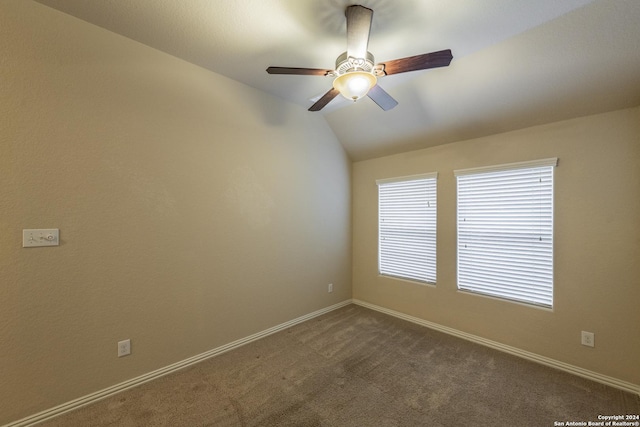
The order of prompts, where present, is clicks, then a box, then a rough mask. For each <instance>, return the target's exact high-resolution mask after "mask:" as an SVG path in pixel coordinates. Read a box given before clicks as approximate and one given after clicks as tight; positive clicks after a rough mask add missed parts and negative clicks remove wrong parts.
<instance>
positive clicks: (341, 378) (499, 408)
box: [40, 305, 640, 427]
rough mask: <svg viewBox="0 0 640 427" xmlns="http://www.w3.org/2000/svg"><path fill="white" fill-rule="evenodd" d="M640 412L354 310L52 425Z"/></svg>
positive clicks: (546, 421)
mask: <svg viewBox="0 0 640 427" xmlns="http://www.w3.org/2000/svg"><path fill="white" fill-rule="evenodd" d="M639 413H640V397H639V396H637V395H634V394H631V393H625V392H623V391H620V390H617V389H614V388H610V387H607V386H605V385H602V384H599V383H595V382H592V381H589V380H586V379H583V378H580V377H576V376H573V375H570V374H567V373H564V372H560V371H557V370H554V369H551V368H548V367H545V366H542V365H538V364H535V363H532V362H528V361H526V360H523V359H520V358H517V357H514V356H511V355H508V354H505V353H502V352H498V351H496V350H492V349H489V348H486V347H483V346H480V345H477V344H473V343H471V342H467V341H464V340H462V339H458V338H455V337H451V336H449V335H446V334H443V333H440V332H436V331H433V330H430V329H428V328H425V327H422V326H419V325H415V324H413V323H410V322H406V321H404V320H400V319H396V318H394V317H391V316H387V315H385V314H382V313H378V312H376V311H372V310H369V309H366V308H363V307H360V306H356V305H349V306H346V307H343V308H341V309H338V310H336V311H333V312H331V313H328V314H325V315H323V316H321V317H318V318H315V319H312V320H309V321H307V322H305V323H302V324H299V325H296V326H294V327H292V328H290V329H287V330H285V331H282V332H279V333H277V334H274V335H271V336H269V337H266V338H263V339H261V340H259V341H256V342H253V343H251V344H248V345H245V346H243V347H241V348H239V349H236V350H233V351H231V352H228V353H225V354H222V355H220V356H218V357H215V358H212V359H209V360H207V361H204V362H201V363H199V364H198V365H195V366H192V367H190V368H187V369H184V370H182V371H180V372H178V373H175V374H172V375H169V376H166V377H163V378H161V379H158V380H156V381H153V382H150V383H147V384H144V385H142V386H139V387H137V388H134V389H131V390H128V391H126V392H123V393H120V394H118V395H116V396H113V397H110V398H108V399H105V400H102V401H100V402H97V403H95V404H93V405H90V406H87V407H85V408H81V409H79V410H77V411H74V412H71V413H68V414H65V415H62V416H60V417H58V418H56V419H54V420H51V421H49V422H46V423H43V424H40V426H46V427H62V426H64V427H69V426H358V427H360V426H376V427H377V426H433V427H438V426H447V427H449V426H554V425H560V424H554V423H555V422H558V423H560V422H563V423H566V422H567V421H582V422H585V423H587V422H588V421H599V420H598V415H620V414H639ZM585 425H586V424H585Z"/></svg>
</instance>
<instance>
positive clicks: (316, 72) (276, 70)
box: [267, 67, 333, 76]
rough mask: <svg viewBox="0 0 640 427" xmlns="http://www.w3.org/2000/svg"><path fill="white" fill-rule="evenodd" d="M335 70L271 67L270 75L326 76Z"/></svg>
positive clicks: (268, 69) (268, 70) (269, 69)
mask: <svg viewBox="0 0 640 427" xmlns="http://www.w3.org/2000/svg"><path fill="white" fill-rule="evenodd" d="M332 72H333V70H324V69H320V68H291V67H269V68H267V73H269V74H299V75H303V76H326V75H328V74H329V73H332Z"/></svg>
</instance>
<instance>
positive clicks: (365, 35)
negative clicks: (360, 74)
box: [345, 5, 373, 59]
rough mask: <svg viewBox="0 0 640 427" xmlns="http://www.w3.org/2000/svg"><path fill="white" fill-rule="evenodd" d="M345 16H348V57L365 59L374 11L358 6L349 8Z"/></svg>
mask: <svg viewBox="0 0 640 427" xmlns="http://www.w3.org/2000/svg"><path fill="white" fill-rule="evenodd" d="M345 15H346V16H347V56H350V57H353V58H357V59H359V58H362V59H364V58H366V57H367V49H368V46H369V33H370V32H371V20H372V19H373V10H371V9H367V8H366V7H364V6H358V5H355V6H349V7H348V8H347V10H346V12H345Z"/></svg>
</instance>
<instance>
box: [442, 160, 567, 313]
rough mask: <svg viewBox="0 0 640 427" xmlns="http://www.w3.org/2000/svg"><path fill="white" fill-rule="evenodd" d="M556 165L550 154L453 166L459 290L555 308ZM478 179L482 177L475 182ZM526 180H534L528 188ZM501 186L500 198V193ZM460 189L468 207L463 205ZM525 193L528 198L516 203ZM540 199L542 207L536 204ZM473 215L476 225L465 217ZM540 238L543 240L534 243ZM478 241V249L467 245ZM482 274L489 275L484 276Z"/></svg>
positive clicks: (556, 161)
mask: <svg viewBox="0 0 640 427" xmlns="http://www.w3.org/2000/svg"><path fill="white" fill-rule="evenodd" d="M557 163H558V159H557V158H549V159H541V160H534V161H526V162H518V163H508V164H502V165H495V166H487V167H479V168H470V169H459V170H454V176H455V177H456V237H457V244H456V255H457V259H456V273H457V274H456V285H457V288H458V290H459V291H462V292H470V293H473V294H479V295H484V296H488V297H492V298H498V299H500V300H506V301H512V302H518V303H522V304H527V305H533V306H539V307H544V308H549V309H552V308H553V292H554V231H553V222H554V221H553V218H554V208H555V206H554V193H555V191H554V190H555V189H554V186H555V182H554V181H555V177H554V170H555V167H556V166H557ZM543 173H544V174H546V175H544V176H545V178H544V179H545V181H543V179H542V176H543V175H542V174H543ZM535 174H538V176H539V177H540V178H539V184H538V185H537V186H536V185H534V184H533V182H534V179H535ZM526 175H528V177H527V176H526ZM473 177H475V178H477V179H476V180H475V182H473V181H474V179H473ZM526 179H530V180H531V181H532V183H530V184H526V185H528V186H525V181H526ZM461 183H462V185H463V186H464V185H476V186H477V187H475V188H476V190H477V191H475V192H470V191H469V189H468V188H469V187H467V188H463V189H461ZM499 183H502V186H501V185H500V184H499ZM520 185H522V187H521V186H520ZM497 188H499V189H500V194H501V196H500V197H496V193H495V190H496V189H497ZM461 192H463V197H464V198H465V201H464V206H461ZM536 192H538V194H536ZM469 193H471V195H470V194H469ZM527 193H529V194H527ZM521 194H525V195H526V196H527V197H525V198H524V199H520V200H523V201H516V200H517V198H519V197H520V195H521ZM535 197H537V198H535ZM534 198H535V199H534ZM536 201H537V202H538V203H539V206H538V207H533V206H534V205H535V203H534V202H536ZM474 203H475V206H473V204H474ZM474 209H475V210H474ZM536 209H537V210H536ZM536 215H537V216H538V218H537V223H536ZM469 218H471V220H472V221H473V222H472V223H469V221H466V219H469ZM483 227H484V228H483ZM535 227H538V228H537V229H536V228H535ZM461 230H463V231H462V232H461ZM483 233H484V237H483V236H482V235H483ZM491 233H493V234H491ZM536 236H538V238H539V242H535V241H534V240H535V237H536ZM473 241H475V242H477V244H476V245H474V247H473V248H471V249H470V248H468V247H467V246H464V245H469V244H471V243H470V242H473ZM500 244H502V246H500ZM510 245H513V246H510ZM463 246H464V247H463ZM470 260H473V261H470ZM481 262H482V264H481ZM474 264H475V265H474ZM461 270H462V271H461ZM482 272H484V274H485V275H486V276H484V277H483V276H482ZM472 281H474V282H473V283H472Z"/></svg>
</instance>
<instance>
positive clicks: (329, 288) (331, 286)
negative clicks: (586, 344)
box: [327, 283, 333, 293]
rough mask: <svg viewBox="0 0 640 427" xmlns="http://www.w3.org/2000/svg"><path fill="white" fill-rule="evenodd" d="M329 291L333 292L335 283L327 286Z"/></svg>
mask: <svg viewBox="0 0 640 427" xmlns="http://www.w3.org/2000/svg"><path fill="white" fill-rule="evenodd" d="M327 292H329V293H331V292H333V283H329V287H328V288H327Z"/></svg>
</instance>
